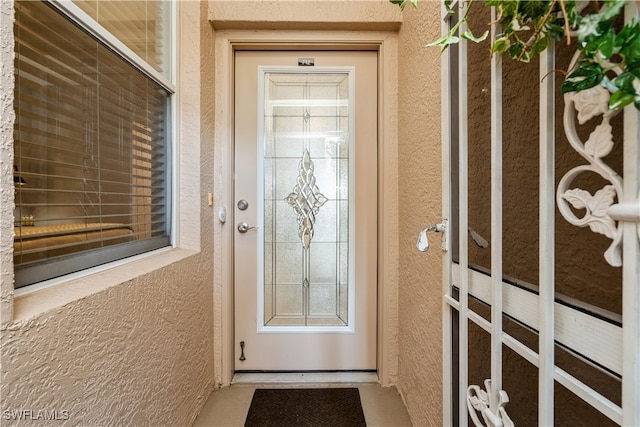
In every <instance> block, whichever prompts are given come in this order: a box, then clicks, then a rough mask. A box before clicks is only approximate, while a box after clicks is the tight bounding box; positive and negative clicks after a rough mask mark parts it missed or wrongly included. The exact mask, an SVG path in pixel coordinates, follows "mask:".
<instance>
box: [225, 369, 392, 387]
mask: <svg viewBox="0 0 640 427" xmlns="http://www.w3.org/2000/svg"><path fill="white" fill-rule="evenodd" d="M378 382H379V381H378V374H377V373H376V372H236V373H235V374H234V375H233V379H232V380H231V384H327V383H332V384H342V383H375V384H378Z"/></svg>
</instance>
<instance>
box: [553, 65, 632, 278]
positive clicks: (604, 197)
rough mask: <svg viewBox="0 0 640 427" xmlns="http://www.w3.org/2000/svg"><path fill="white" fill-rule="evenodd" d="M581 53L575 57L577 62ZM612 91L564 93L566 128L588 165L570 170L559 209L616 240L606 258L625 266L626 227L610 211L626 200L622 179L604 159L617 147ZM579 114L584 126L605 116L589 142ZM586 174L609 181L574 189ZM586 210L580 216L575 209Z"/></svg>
mask: <svg viewBox="0 0 640 427" xmlns="http://www.w3.org/2000/svg"><path fill="white" fill-rule="evenodd" d="M577 58H578V56H577V54H576V56H575V57H574V62H575V61H576V60H577ZM609 96H610V93H609V91H608V90H606V89H605V88H604V87H602V86H595V87H593V88H591V89H588V90H585V91H581V92H570V93H567V94H565V95H564V101H565V109H564V130H565V133H566V135H567V139H568V141H569V144H571V147H573V149H574V150H576V151H577V152H578V154H580V155H581V156H582V157H583V158H584V159H586V160H587V162H588V164H586V165H580V166H577V167H575V168H573V169H571V170H570V171H569V172H567V173H566V174H565V175H564V176H563V177H562V179H561V180H560V183H559V184H558V190H557V193H556V201H557V204H558V209H559V210H560V213H561V214H562V216H563V217H564V218H565V219H566V220H567V221H568V222H569V223H571V224H573V225H575V226H578V227H589V228H590V229H591V231H593V232H594V233H599V234H603V235H605V236H607V237H608V238H610V239H611V240H612V242H611V245H610V246H609V248H608V249H607V250H606V251H605V253H604V258H605V259H606V261H607V262H608V263H609V264H610V265H612V266H614V267H620V266H621V265H622V229H621V227H618V225H617V223H616V221H614V220H613V219H612V218H611V217H610V216H609V213H608V210H609V208H610V207H611V206H612V205H613V204H614V203H615V200H616V198H617V200H618V201H619V200H621V199H622V178H621V177H620V176H619V175H618V174H617V173H616V172H615V171H614V170H613V169H612V168H611V167H610V166H609V165H607V164H606V163H605V161H604V160H603V159H604V158H605V157H606V156H608V155H609V154H610V153H611V151H612V150H613V147H614V141H613V133H612V128H611V123H610V122H611V119H612V118H613V117H614V116H615V115H616V114H618V112H619V111H618V110H610V109H609V107H608V103H609ZM576 116H577V121H578V123H579V124H581V125H583V124H585V123H586V122H588V121H589V120H591V119H594V118H597V117H600V116H601V117H602V118H601V121H600V123H599V124H598V125H597V126H596V127H595V129H594V130H593V131H592V132H591V134H590V135H589V137H588V139H587V140H586V141H584V142H583V141H582V139H581V138H580V136H579V135H578V131H577V129H576ZM583 173H595V174H598V175H600V176H601V177H602V178H603V179H604V180H605V181H607V182H609V184H607V185H605V186H604V187H603V188H601V189H600V190H598V191H596V192H595V193H594V194H591V193H590V192H588V191H586V190H583V189H580V188H571V185H572V184H573V181H574V180H575V179H576V178H577V177H578V176H579V175H581V174H583ZM572 208H573V209H575V210H584V215H583V216H582V217H578V216H576V215H575V213H574V210H573V209H572Z"/></svg>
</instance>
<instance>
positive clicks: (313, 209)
mask: <svg viewBox="0 0 640 427" xmlns="http://www.w3.org/2000/svg"><path fill="white" fill-rule="evenodd" d="M307 114H308V113H307ZM298 171H299V174H298V179H297V183H296V186H295V187H294V188H293V192H292V193H291V194H289V195H288V196H287V198H286V199H285V200H286V201H287V203H289V204H290V205H291V207H293V210H294V211H295V212H296V215H297V216H298V223H299V224H300V228H299V229H298V236H300V240H301V241H302V245H303V246H304V248H305V249H309V245H310V244H311V239H313V224H315V222H316V214H317V213H318V210H319V209H320V207H321V206H322V205H324V204H325V203H326V202H327V200H328V199H327V198H326V197H325V196H324V194H322V193H320V191H319V190H318V186H317V185H316V177H315V176H313V162H312V161H311V157H310V156H309V150H304V154H303V155H302V160H300V166H299V167H298Z"/></svg>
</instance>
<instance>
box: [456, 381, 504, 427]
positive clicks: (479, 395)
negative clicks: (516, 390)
mask: <svg viewBox="0 0 640 427" xmlns="http://www.w3.org/2000/svg"><path fill="white" fill-rule="evenodd" d="M484 387H485V390H488V391H489V392H487V391H485V390H483V389H482V388H480V386H477V385H472V386H469V388H468V389H467V408H468V409H469V415H470V416H471V420H472V421H473V424H474V425H475V426H476V427H514V424H513V421H512V420H511V418H509V415H507V411H506V410H505V409H504V407H505V405H506V404H507V403H509V396H507V392H506V391H504V390H500V391H499V392H498V395H497V399H496V400H497V402H491V400H492V397H491V394H490V391H491V380H485V381H484ZM492 403H493V405H492ZM492 408H495V409H493V410H492ZM478 413H480V415H481V416H482V421H481V420H480V418H479V417H478Z"/></svg>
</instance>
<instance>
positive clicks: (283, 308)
mask: <svg viewBox="0 0 640 427" xmlns="http://www.w3.org/2000/svg"><path fill="white" fill-rule="evenodd" d="M274 292H275V298H274V300H275V306H276V310H275V316H276V317H278V316H300V315H302V305H303V304H302V287H301V286H300V285H276V286H275V287H274Z"/></svg>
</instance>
